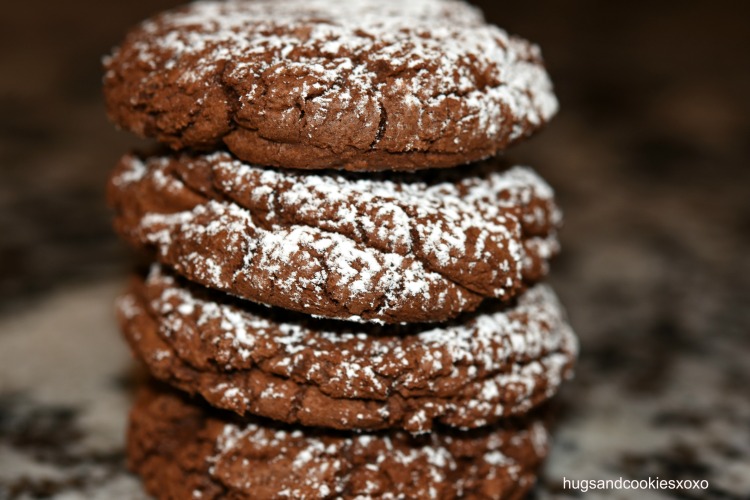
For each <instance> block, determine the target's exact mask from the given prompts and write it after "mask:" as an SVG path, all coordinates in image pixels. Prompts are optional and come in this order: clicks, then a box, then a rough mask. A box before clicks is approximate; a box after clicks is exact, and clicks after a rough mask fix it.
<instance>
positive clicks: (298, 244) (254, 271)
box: [109, 153, 561, 323]
mask: <svg viewBox="0 0 750 500" xmlns="http://www.w3.org/2000/svg"><path fill="white" fill-rule="evenodd" d="M498 167H500V165H499V164H497V163H486V164H482V165H475V166H472V167H470V168H468V169H466V170H464V171H463V172H461V173H460V174H461V175H458V174H457V173H456V172H455V171H438V172H428V173H425V174H424V175H421V176H413V175H412V176H406V175H405V176H402V177H398V176H396V177H391V178H390V179H386V178H382V177H379V176H375V177H373V176H372V175H370V176H368V177H361V176H357V175H353V174H335V173H333V174H331V173H329V174H328V175H319V174H317V173H302V172H300V173H295V172H293V171H288V170H286V171H277V170H272V169H263V168H259V167H254V166H250V165H248V164H245V163H242V162H240V161H238V160H235V159H233V158H232V157H231V156H230V155H229V154H227V153H213V154H210V155H177V156H157V157H150V158H147V159H145V160H144V159H141V158H139V157H137V156H132V155H131V156H126V157H124V158H123V159H122V160H121V162H120V164H119V165H118V167H117V168H116V169H115V171H114V173H113V175H112V178H111V180H110V186H109V197H110V200H111V203H112V205H113V206H114V208H115V211H116V220H115V227H116V229H117V230H118V232H119V233H120V234H121V235H123V236H124V237H125V238H126V239H127V240H128V241H130V242H131V243H132V244H133V245H135V246H137V247H143V248H149V249H153V250H155V253H156V258H157V259H158V260H159V261H160V262H162V263H164V264H167V265H169V266H170V267H172V268H174V269H175V270H176V271H177V272H179V273H180V274H182V275H184V276H186V277H188V278H189V279H191V280H193V281H196V282H198V283H201V284H203V285H206V286H209V287H211V288H215V289H218V290H222V291H225V292H229V293H231V294H234V295H238V296H241V297H243V298H246V299H249V300H252V301H255V302H259V303H263V304H268V305H273V306H279V307H283V308H286V309H291V310H294V311H299V312H304V313H308V314H312V315H317V316H322V317H328V318H338V319H348V320H356V321H375V322H385V323H401V322H423V321H444V320H447V319H450V318H452V317H455V316H457V315H458V314H459V313H461V312H463V311H469V310H473V309H475V308H476V307H477V306H478V305H479V304H480V302H481V301H482V300H483V299H484V298H498V299H501V300H504V301H508V300H511V299H512V298H513V297H514V296H516V295H517V294H518V293H520V292H521V291H522V290H523V289H524V288H525V287H526V286H527V284H528V283H533V282H535V281H537V280H538V279H539V278H541V277H542V276H544V275H545V274H546V272H547V266H548V260H549V259H550V258H551V257H552V256H554V255H555V254H556V253H557V252H558V250H559V245H558V242H557V235H556V229H557V227H558V226H559V225H560V221H561V216H560V212H559V210H558V209H557V207H556V205H555V204H554V200H553V193H552V190H551V189H550V187H549V186H548V185H547V184H546V183H545V182H544V181H543V180H542V179H541V178H539V177H538V176H537V175H536V174H535V173H534V172H533V171H531V170H530V169H528V168H525V167H513V168H511V169H509V170H507V171H501V170H499V168H498Z"/></svg>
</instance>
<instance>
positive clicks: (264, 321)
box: [118, 266, 577, 433]
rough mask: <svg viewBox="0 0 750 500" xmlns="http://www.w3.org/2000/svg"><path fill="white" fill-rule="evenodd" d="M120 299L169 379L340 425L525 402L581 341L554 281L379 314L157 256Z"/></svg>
mask: <svg viewBox="0 0 750 500" xmlns="http://www.w3.org/2000/svg"><path fill="white" fill-rule="evenodd" d="M118 311H119V317H120V321H121V324H122V329H123V332H124V334H125V337H126V338H127V339H128V341H129V343H130V345H131V347H132V348H133V351H134V353H135V354H136V355H137V356H138V357H139V358H140V359H141V360H142V361H144V362H145V363H146V365H147V366H148V367H149V369H150V371H151V372H152V374H153V375H154V376H156V377H157V378H159V379H161V380H163V381H166V382H168V383H170V384H172V385H174V386H177V387H179V388H181V389H183V390H185V391H188V392H190V393H196V392H197V393H200V394H201V395H202V396H203V397H204V398H206V400H207V401H208V402H209V403H210V404H212V405H213V406H216V407H219V408H224V409H229V410H233V411H234V412H237V413H239V414H247V413H252V414H256V415H261V416H265V417H269V418H273V419H275V420H279V421H283V422H287V423H301V424H303V425H307V426H322V427H330V428H336V429H369V430H372V429H382V428H390V427H400V428H403V429H406V430H408V431H410V432H415V433H418V432H425V431H429V430H430V429H431V428H432V426H433V422H435V423H437V422H440V423H443V424H446V425H451V426H457V427H462V428H475V427H479V426H482V425H486V424H488V423H492V422H495V421H497V420H498V419H500V418H502V417H507V416H509V415H521V414H524V413H526V412H528V411H529V410H531V409H532V408H534V407H535V406H537V405H539V404H540V403H542V402H544V401H546V400H547V399H549V398H550V397H552V396H553V395H554V394H555V393H556V392H557V389H558V387H559V385H560V384H561V382H562V381H563V380H564V379H565V378H567V377H568V376H570V375H571V372H572V365H573V362H574V360H575V356H576V352H577V344H576V339H575V336H574V334H573V332H572V330H571V329H570V326H569V325H568V323H567V322H566V319H565V314H564V312H563V310H562V306H560V304H559V302H558V300H557V297H556V296H555V295H554V293H553V292H552V290H551V289H550V288H549V287H547V286H546V285H536V286H535V287H533V288H531V289H530V290H528V291H527V292H526V293H524V294H523V295H522V296H521V297H520V298H519V299H518V302H517V304H515V305H513V306H509V307H506V308H498V307H495V308H494V309H489V310H486V311H482V312H478V313H474V314H471V315H468V316H467V317H465V318H462V320H461V321H460V322H452V323H448V324H445V325H441V326H437V327H436V326H432V325H408V326H402V327H394V326H383V327H379V326H376V325H369V326H367V325H360V324H357V323H345V322H340V321H322V320H314V319H312V318H309V317H306V316H304V315H290V314H289V313H288V312H285V311H280V310H273V309H268V308H263V307H259V306H250V304H249V303H247V302H245V301H240V300H233V299H231V298H230V297H227V296H224V295H223V294H221V293H219V292H214V291H211V290H208V289H205V288H203V287H199V286H197V285H193V284H189V283H188V282H186V281H184V280H178V279H175V278H174V277H172V276H171V275H169V274H166V273H165V272H164V270H163V269H161V268H160V267H158V266H155V267H154V268H153V269H152V271H151V273H150V275H149V277H148V279H147V280H146V281H145V282H143V281H139V280H136V281H134V283H133V286H132V287H131V290H130V292H129V293H128V294H127V295H125V296H123V298H122V299H121V300H120V301H119V306H118Z"/></svg>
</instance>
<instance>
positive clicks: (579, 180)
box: [0, 0, 750, 500]
mask: <svg viewBox="0 0 750 500" xmlns="http://www.w3.org/2000/svg"><path fill="white" fill-rule="evenodd" d="M38 3H39V2H33V1H32V2H23V3H18V4H13V6H9V7H4V9H13V10H14V12H9V13H8V15H7V16H2V18H0V27H1V29H0V33H3V37H2V38H0V49H1V50H0V53H2V54H3V57H2V58H0V61H2V65H3V70H2V71H0V91H2V92H0V165H2V167H0V235H1V236H0V499H6V498H11V499H30V498H59V499H79V498H87V499H88V498H102V499H111V498H118V499H119V498H124V499H139V498H144V495H143V493H142V489H141V486H140V483H139V482H138V481H137V480H136V479H135V478H134V477H133V476H131V475H130V474H129V473H127V471H126V470H125V468H124V465H123V464H124V457H123V441H124V426H125V419H126V413H127V410H128V407H129V405H130V400H131V392H132V390H131V389H132V387H133V385H134V384H135V383H136V381H137V379H138V377H139V375H138V372H137V371H136V370H135V364H134V363H133V361H132V360H131V359H130V357H129V355H128V354H127V351H126V348H125V346H124V344H123V342H122V341H121V339H120V338H119V336H118V334H117V332H116V328H115V321H114V313H113V305H112V304H113V299H114V297H115V295H116V294H117V292H119V291H120V290H122V288H123V287H124V284H125V271H126V269H127V268H128V266H129V260H128V257H127V256H128V253H127V252H126V250H125V248H124V247H123V246H121V245H120V244H119V243H117V241H116V239H115V237H114V235H113V234H112V232H111V229H110V228H109V214H108V212H107V211H106V210H105V209H104V208H103V207H104V201H103V186H104V181H105V179H106V175H107V173H108V170H109V169H110V168H111V167H112V166H113V165H114V163H115V162H116V160H117V158H118V157H119V156H120V155H121V154H122V153H123V152H124V151H125V150H126V149H127V148H128V147H129V146H130V145H133V144H135V142H133V140H132V139H131V138H130V137H128V136H127V135H126V134H117V133H116V132H114V131H113V130H112V128H111V127H110V126H109V125H108V124H107V123H106V121H105V118H104V110H103V105H102V103H101V97H100V94H99V86H100V78H101V72H100V67H99V62H98V58H99V57H100V55H102V54H104V53H105V52H107V50H108V49H109V48H110V46H111V45H113V44H114V43H116V42H117V41H118V40H119V39H120V37H121V36H122V34H123V33H124V31H125V29H126V27H127V25H129V24H132V23H134V22H136V21H137V20H138V19H141V18H143V17H145V16H147V15H148V14H151V13H153V12H154V11H156V10H159V9H160V8H162V7H165V6H167V5H169V2H166V1H159V2H145V1H137V2H130V3H128V4H127V5H126V4H125V3H123V4H111V3H102V2H100V3H96V2H93V1H90V0H88V1H85V0H77V1H74V2H69V3H65V4H64V5H63V4H50V5H49V6H44V8H40V6H39V5H38ZM720 3H721V2H720ZM720 3H712V4H711V5H708V6H707V5H704V3H702V2H693V3H692V4H688V3H685V2H680V3H674V2H659V3H658V4H656V3H654V2H628V3H626V4H623V5H618V6H614V5H608V4H606V3H604V2H589V1H575V2H566V3H565V7H562V6H561V5H560V4H559V2H551V1H550V2H545V5H546V6H545V7H544V8H542V7H540V6H539V5H538V4H535V5H533V6H531V5H521V6H519V5H515V6H514V5H508V6H507V8H506V7H504V10H503V13H502V15H501V14H500V13H499V12H497V13H493V12H492V11H491V10H489V11H488V17H489V18H490V19H492V20H493V21H494V22H497V23H498V24H500V25H502V26H503V27H505V28H508V29H509V30H510V31H511V32H517V33H520V34H521V35H523V36H525V37H527V38H529V39H532V40H535V41H537V42H539V43H540V44H541V46H542V47H543V48H544V53H545V57H546V59H547V62H548V65H549V68H550V72H551V74H552V77H553V80H554V81H555V83H556V85H557V92H558V95H559V96H560V100H561V106H562V107H561V113H560V115H559V116H558V117H557V118H556V119H555V121H553V122H552V123H551V124H550V126H549V128H548V129H547V130H545V131H544V132H543V133H542V134H540V135H539V137H537V138H535V139H533V140H532V141H530V142H529V143H528V144H526V145H522V146H520V147H519V148H517V149H514V150H513V152H512V156H511V159H513V160H515V161H519V162H523V163H527V164H531V165H534V166H535V168H537V170H538V171H539V173H540V174H541V175H543V176H544V177H545V179H546V180H548V181H549V183H550V184H551V185H553V186H554V187H555V188H556V190H557V194H558V199H559V203H560V205H561V206H562V207H563V209H564V210H565V214H566V226H565V227H564V228H563V230H562V233H561V237H562V246H563V249H564V250H563V254H562V255H561V257H560V258H559V259H557V260H556V261H555V262H554V263H553V266H552V269H553V272H552V278H553V285H554V286H555V287H556V290H557V291H558V293H559V295H560V297H561V299H562V301H563V302H564V303H565V305H566V306H567V309H568V311H569V313H570V319H571V321H572V323H573V325H574V327H575V328H576V331H577V333H578V334H579V336H580V340H581V346H582V352H581V358H580V362H579V365H578V370H577V373H578V374H577V378H576V379H575V380H574V381H573V382H572V383H570V384H568V385H567V386H566V387H565V389H564V390H563V393H562V395H561V398H560V400H559V402H560V406H561V412H560V418H559V420H558V423H557V429H556V434H555V437H554V441H553V449H552V454H551V456H550V459H549V460H548V462H547V464H546V466H545V468H544V470H543V472H542V476H541V478H540V481H539V484H538V486H537V487H536V489H535V492H534V493H533V497H534V498H536V499H543V500H546V499H558V498H562V499H565V498H587V499H589V498H591V499H596V498H623V499H627V498H646V499H662V498H664V499H666V498H686V499H699V498H700V499H703V498H708V499H744V498H747V495H748V492H750V427H748V422H750V400H749V398H748V389H747V388H748V386H749V385H750V363H748V359H750V336H749V335H748V332H749V331H750V309H749V308H748V306H747V305H748V304H750V260H748V258H747V253H748V250H749V249H750V201H748V200H750V196H748V186H749V185H750V170H748V168H747V165H748V164H749V163H750V149H749V148H748V142H747V137H748V136H750V118H748V117H750V100H749V99H748V97H747V89H748V88H750V68H749V67H748V66H747V65H742V64H740V63H739V62H738V61H740V60H742V59H743V55H744V54H745V51H746V47H747V46H748V44H749V43H750V39H749V34H748V32H747V30H746V29H745V26H744V20H745V19H746V18H747V14H748V13H747V12H745V13H742V12H738V11H732V10H731V9H730V7H731V6H726V7H725V6H722V5H720ZM488 4H489V2H488ZM735 8H736V4H735ZM70 33H76V34H77V35H78V36H75V37H73V36H70ZM620 476H623V477H624V478H635V479H643V478H648V477H649V476H652V477H655V476H659V477H660V478H663V479H664V478H667V479H699V480H700V479H706V480H708V481H709V483H710V488H709V490H707V491H692V492H691V491H681V492H668V491H648V492H637V493H634V492H632V491H631V492H628V491H621V492H613V491H609V492H595V493H588V494H586V495H580V494H575V493H574V492H570V491H564V490H563V489H562V486H563V483H562V478H563V477H567V478H569V479H570V478H574V479H608V478H609V479H616V478H618V477H620Z"/></svg>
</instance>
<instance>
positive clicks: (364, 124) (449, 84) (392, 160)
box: [104, 0, 557, 171]
mask: <svg viewBox="0 0 750 500" xmlns="http://www.w3.org/2000/svg"><path fill="white" fill-rule="evenodd" d="M105 67H106V76H105V79H104V94H105V99H106V103H107V107H108V110H109V115H110V117H111V119H112V120H113V121H114V122H115V123H116V124H118V125H119V126H121V127H123V128H125V129H128V130H130V131H133V132H135V133H137V134H139V135H141V136H148V137H155V138H157V139H158V140H160V141H162V142H164V143H167V144H169V145H170V146H171V147H173V148H175V149H181V148H186V147H187V148H193V149H206V150H207V149H216V148H217V147H218V146H219V145H220V144H221V143H222V142H223V143H224V144H226V146H228V147H229V149H230V150H231V151H232V152H233V153H234V154H235V155H237V156H238V157H239V158H241V159H243V160H246V161H248V162H252V163H255V164H259V165H271V166H280V167H294V168H308V169H317V168H344V169H348V170H370V171H372V170H414V169H421V168H433V167H450V166H454V165H459V164H463V163H467V162H470V161H475V160H479V159H482V158H486V157H489V156H491V155H494V154H496V153H497V152H499V151H501V150H504V149H505V148H506V147H507V146H508V145H510V144H512V143H514V142H517V141H519V140H521V139H522V138H524V137H526V136H528V135H530V134H531V133H533V132H534V131H535V130H537V129H539V128H540V127H541V126H542V125H544V124H545V123H546V122H547V121H548V120H549V119H550V118H551V117H552V116H553V115H554V114H555V112H556V110H557V101H556V99H555V96H554V94H553V91H552V85H551V83H550V80H549V77H548V75H547V73H546V71H545V69H544V67H543V64H542V59H541V54H540V51H539V48H538V47H537V46H535V45H532V44H530V43H529V42H527V41H525V40H522V39H520V38H517V37H513V36H509V35H508V34H507V33H505V32H504V31H502V30H501V29H499V28H497V27H495V26H490V25H487V24H486V22H485V21H484V19H483V17H482V15H481V13H480V12H479V11H478V10H476V9H475V8H473V7H471V6H469V5H467V4H465V3H464V2H458V1H449V0H409V1H400V0H381V1H376V2H373V1H365V0H346V1H329V0H256V1H228V2H196V3H193V4H190V5H189V6H186V7H182V8H180V9H177V10H173V11H169V12H166V13H163V14H160V15H157V16H156V17H154V18H152V19H150V20H148V21H146V22H144V23H143V24H141V25H140V26H139V27H138V28H136V29H135V30H134V31H132V32H131V33H130V34H129V35H128V36H127V37H126V39H125V41H124V42H123V44H122V45H121V46H120V47H119V48H118V49H116V50H115V51H114V53H113V54H112V55H111V56H110V57H108V58H106V60H105Z"/></svg>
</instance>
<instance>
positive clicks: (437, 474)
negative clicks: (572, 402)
mask: <svg viewBox="0 0 750 500" xmlns="http://www.w3.org/2000/svg"><path fill="white" fill-rule="evenodd" d="M546 453H547V430H546V427H545V424H544V422H543V415H542V414H541V413H540V412H538V411H537V412H534V414H533V415H527V416H526V417H524V419H523V420H517V421H507V420H506V421H505V422H503V424H502V425H495V426H491V427H484V428H481V429H475V430H473V431H457V430H455V429H445V428H439V429H435V430H434V431H433V432H432V433H429V434H425V435H421V436H413V435H411V434H409V433H407V432H404V431H390V432H378V433H371V434H357V433H351V432H341V431H334V430H324V429H309V428H308V429H300V428H290V427H288V426H285V425H283V424H279V423H277V422H272V421H269V420H263V419H250V420H248V419H243V418H240V417H238V416H237V415H235V414H232V413H229V412H222V411H219V410H216V409H213V408H210V407H208V406H206V405H205V404H203V403H202V402H198V401H197V400H190V399H188V397H187V396H184V395H182V394H179V393H176V392H174V391H173V390H171V389H166V388H164V387H157V386H152V387H146V388H144V389H143V391H142V393H141V395H140V397H139V398H138V401H137V403H136V405H135V407H134V408H133V410H132V412H131V418H130V428H129V436H128V461H129V465H130V467H131V469H132V470H134V471H135V472H136V473H138V474H139V475H140V476H142V477H143V480H144V483H145V486H146V489H147V490H148V491H149V493H151V494H153V495H154V496H156V497H157V498H160V499H167V498H169V499H177V498H180V499H182V498H195V499H204V500H206V499H219V498H235V499H250V498H252V499H270V498H305V499H324V498H362V499H364V498H441V499H452V498H476V499H485V498H486V499H519V498H522V497H523V496H524V495H525V494H526V493H527V492H528V490H529V489H530V488H531V486H532V485H533V483H534V477H535V473H536V469H537V467H538V466H539V464H540V463H541V461H542V460H543V459H544V457H545V455H546Z"/></svg>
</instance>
